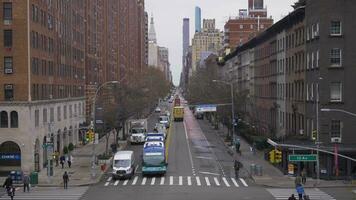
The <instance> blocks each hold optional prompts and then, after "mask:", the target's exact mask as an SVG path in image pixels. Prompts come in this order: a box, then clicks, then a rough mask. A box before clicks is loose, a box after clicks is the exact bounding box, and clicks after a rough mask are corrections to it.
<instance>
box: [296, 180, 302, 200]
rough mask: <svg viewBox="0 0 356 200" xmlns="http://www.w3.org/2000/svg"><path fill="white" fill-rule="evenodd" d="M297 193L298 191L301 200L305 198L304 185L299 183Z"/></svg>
mask: <svg viewBox="0 0 356 200" xmlns="http://www.w3.org/2000/svg"><path fill="white" fill-rule="evenodd" d="M296 190H297V193H298V197H299V200H303V194H304V188H303V186H302V185H300V184H299V185H298V186H297V188H296Z"/></svg>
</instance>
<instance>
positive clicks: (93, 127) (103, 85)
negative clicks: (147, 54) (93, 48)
mask: <svg viewBox="0 0 356 200" xmlns="http://www.w3.org/2000/svg"><path fill="white" fill-rule="evenodd" d="M118 83H119V81H107V82H105V83H103V84H101V85H100V86H99V87H98V88H97V89H96V91H95V95H94V99H93V105H92V107H93V108H92V119H93V121H92V124H91V126H92V129H93V131H94V133H95V124H96V120H95V106H96V98H97V97H98V94H99V92H100V90H101V89H102V88H104V87H105V86H106V85H108V84H118ZM94 140H95V139H94ZM94 143H95V142H93V155H92V156H93V157H92V163H91V167H92V177H93V178H94V177H95V175H96V174H95V144H94Z"/></svg>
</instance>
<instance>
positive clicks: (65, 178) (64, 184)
mask: <svg viewBox="0 0 356 200" xmlns="http://www.w3.org/2000/svg"><path fill="white" fill-rule="evenodd" d="M68 181H69V176H68V173H67V171H65V172H64V174H63V186H64V189H68Z"/></svg>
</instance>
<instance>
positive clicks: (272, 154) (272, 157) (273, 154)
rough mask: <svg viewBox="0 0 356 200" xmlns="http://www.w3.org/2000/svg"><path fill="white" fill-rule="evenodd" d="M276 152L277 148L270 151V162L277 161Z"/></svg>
mask: <svg viewBox="0 0 356 200" xmlns="http://www.w3.org/2000/svg"><path fill="white" fill-rule="evenodd" d="M275 153H276V150H274V149H273V150H272V151H270V152H269V162H270V163H275V162H276V158H275Z"/></svg>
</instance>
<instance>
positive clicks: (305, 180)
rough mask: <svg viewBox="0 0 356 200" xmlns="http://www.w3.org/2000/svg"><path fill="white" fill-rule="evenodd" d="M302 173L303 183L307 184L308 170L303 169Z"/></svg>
mask: <svg viewBox="0 0 356 200" xmlns="http://www.w3.org/2000/svg"><path fill="white" fill-rule="evenodd" d="M301 175H302V184H303V185H305V184H306V183H307V172H306V171H305V169H303V171H302V173H301Z"/></svg>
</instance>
